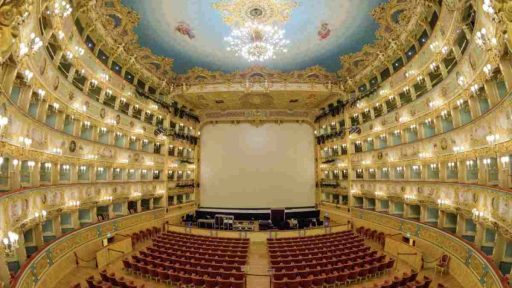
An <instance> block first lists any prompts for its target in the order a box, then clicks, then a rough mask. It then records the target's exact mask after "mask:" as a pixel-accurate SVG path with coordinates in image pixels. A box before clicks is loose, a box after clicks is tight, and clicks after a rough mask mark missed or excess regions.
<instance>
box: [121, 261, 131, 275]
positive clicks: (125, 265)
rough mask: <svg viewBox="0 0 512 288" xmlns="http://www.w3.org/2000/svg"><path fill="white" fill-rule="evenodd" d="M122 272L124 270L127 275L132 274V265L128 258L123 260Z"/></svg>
mask: <svg viewBox="0 0 512 288" xmlns="http://www.w3.org/2000/svg"><path fill="white" fill-rule="evenodd" d="M123 270H125V271H126V272H128V273H131V272H132V263H130V260H128V258H124V259H123Z"/></svg>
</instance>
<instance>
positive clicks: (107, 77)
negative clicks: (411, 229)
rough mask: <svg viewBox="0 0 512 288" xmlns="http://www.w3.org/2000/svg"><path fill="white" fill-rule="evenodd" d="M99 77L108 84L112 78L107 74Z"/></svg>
mask: <svg viewBox="0 0 512 288" xmlns="http://www.w3.org/2000/svg"><path fill="white" fill-rule="evenodd" d="M99 77H100V79H101V81H103V82H108V81H109V80H110V76H109V75H108V74H107V73H105V72H102V73H100V76H99Z"/></svg>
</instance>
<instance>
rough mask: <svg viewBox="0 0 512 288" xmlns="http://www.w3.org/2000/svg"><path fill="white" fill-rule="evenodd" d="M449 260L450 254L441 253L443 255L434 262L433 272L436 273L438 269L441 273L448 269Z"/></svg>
mask: <svg viewBox="0 0 512 288" xmlns="http://www.w3.org/2000/svg"><path fill="white" fill-rule="evenodd" d="M449 262H450V256H448V255H447V254H443V256H441V258H440V259H439V262H437V264H436V267H435V272H436V273H437V271H440V272H441V274H443V273H444V272H446V271H447V270H448V264H449Z"/></svg>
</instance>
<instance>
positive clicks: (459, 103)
mask: <svg viewBox="0 0 512 288" xmlns="http://www.w3.org/2000/svg"><path fill="white" fill-rule="evenodd" d="M464 102H465V101H464V100H463V99H459V100H457V102H456V103H457V106H459V108H460V107H462V105H464Z"/></svg>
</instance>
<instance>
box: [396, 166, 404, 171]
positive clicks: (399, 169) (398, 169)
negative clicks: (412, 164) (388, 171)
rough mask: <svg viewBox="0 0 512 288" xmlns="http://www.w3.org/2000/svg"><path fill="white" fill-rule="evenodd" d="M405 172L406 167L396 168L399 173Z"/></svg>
mask: <svg viewBox="0 0 512 288" xmlns="http://www.w3.org/2000/svg"><path fill="white" fill-rule="evenodd" d="M403 170H404V167H402V166H398V167H396V171H397V172H402V171H403Z"/></svg>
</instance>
